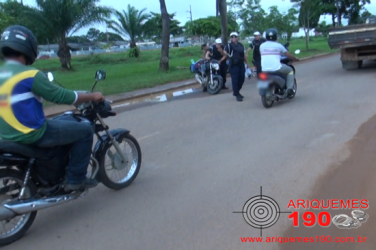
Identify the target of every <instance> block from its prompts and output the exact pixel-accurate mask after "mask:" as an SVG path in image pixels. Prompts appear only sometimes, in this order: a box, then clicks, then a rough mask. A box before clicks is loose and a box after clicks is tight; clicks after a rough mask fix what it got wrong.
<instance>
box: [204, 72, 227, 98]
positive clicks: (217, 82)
mask: <svg viewBox="0 0 376 250" xmlns="http://www.w3.org/2000/svg"><path fill="white" fill-rule="evenodd" d="M222 87H223V79H222V77H221V76H218V75H215V76H213V82H211V79H209V83H208V84H207V90H208V92H209V94H211V95H216V94H218V93H219V92H220V91H221V90H222Z"/></svg>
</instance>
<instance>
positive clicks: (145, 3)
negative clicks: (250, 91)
mask: <svg viewBox="0 0 376 250" xmlns="http://www.w3.org/2000/svg"><path fill="white" fill-rule="evenodd" d="M23 1H24V4H27V5H31V6H35V5H36V4H35V0H23ZM165 1H166V6H167V11H168V12H169V13H170V14H172V13H176V17H175V19H177V20H178V21H179V22H180V23H181V25H184V24H185V23H186V22H187V21H188V20H189V19H190V13H189V11H190V7H191V9H192V18H193V20H195V19H198V18H205V17H207V16H215V14H216V13H215V3H216V0H190V1H184V0H165ZM128 4H131V5H132V6H134V7H135V8H136V9H138V10H141V9H143V8H146V12H157V13H160V5H159V0H140V1H131V0H101V1H100V5H105V6H109V7H112V8H114V9H117V10H120V11H121V10H123V9H126V8H127V6H128ZM273 5H277V6H278V9H279V11H280V12H281V13H283V12H287V10H288V9H289V8H291V7H292V6H293V5H292V3H291V2H290V0H261V6H262V8H263V9H264V10H266V11H267V10H268V8H269V7H270V6H273ZM366 8H367V9H368V11H369V12H371V13H372V14H374V15H376V0H371V4H367V5H366ZM229 10H230V9H229ZM321 21H326V22H327V23H331V17H330V16H326V17H324V16H322V17H321V19H320V22H321ZM89 28H90V27H87V28H83V29H81V30H79V31H78V32H76V33H75V34H74V35H85V34H86V33H87V31H88V30H89ZM96 28H98V29H99V30H101V31H105V30H106V27H105V25H96Z"/></svg>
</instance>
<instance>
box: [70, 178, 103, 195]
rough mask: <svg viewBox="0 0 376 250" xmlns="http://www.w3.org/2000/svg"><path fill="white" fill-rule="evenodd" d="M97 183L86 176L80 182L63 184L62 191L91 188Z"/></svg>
mask: <svg viewBox="0 0 376 250" xmlns="http://www.w3.org/2000/svg"><path fill="white" fill-rule="evenodd" d="M97 185H98V181H97V180H95V179H89V178H86V179H85V180H84V181H83V182H81V183H74V184H71V183H67V184H65V187H64V191H65V192H71V191H78V190H80V189H81V188H83V189H86V188H93V187H95V186H97Z"/></svg>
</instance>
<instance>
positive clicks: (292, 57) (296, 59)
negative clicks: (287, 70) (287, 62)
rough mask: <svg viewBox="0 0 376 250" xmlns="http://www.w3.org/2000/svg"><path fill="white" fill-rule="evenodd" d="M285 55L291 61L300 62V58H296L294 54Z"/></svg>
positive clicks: (287, 53)
mask: <svg viewBox="0 0 376 250" xmlns="http://www.w3.org/2000/svg"><path fill="white" fill-rule="evenodd" d="M285 55H286V56H287V57H288V58H290V59H291V60H295V61H299V59H298V58H296V57H295V56H294V55H293V54H291V53H290V52H288V51H286V53H285Z"/></svg>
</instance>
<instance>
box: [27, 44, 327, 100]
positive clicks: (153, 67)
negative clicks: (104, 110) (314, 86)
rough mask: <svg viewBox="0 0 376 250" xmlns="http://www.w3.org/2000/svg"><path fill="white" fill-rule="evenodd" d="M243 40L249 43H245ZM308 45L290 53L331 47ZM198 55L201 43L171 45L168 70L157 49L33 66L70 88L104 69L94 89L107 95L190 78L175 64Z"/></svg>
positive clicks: (83, 86)
mask: <svg viewBox="0 0 376 250" xmlns="http://www.w3.org/2000/svg"><path fill="white" fill-rule="evenodd" d="M281 43H283V41H281ZM243 44H244V45H245V46H246V47H248V43H243ZM309 48H310V50H309V51H305V39H304V38H303V39H294V40H291V41H290V51H291V52H292V53H293V52H294V51H295V50H296V49H300V50H301V53H300V54H299V55H298V57H299V58H303V57H307V56H311V55H314V54H320V53H325V52H330V51H333V50H331V49H330V48H329V46H328V42H327V40H326V39H324V38H313V39H312V41H310V44H309ZM201 56H202V51H201V50H200V47H187V48H171V49H170V71H169V72H167V73H164V72H159V71H158V68H159V58H160V50H152V51H151V50H147V51H142V52H141V56H140V57H139V58H138V59H136V58H129V57H128V54H127V53H116V54H115V53H114V54H99V55H90V56H76V57H72V66H73V67H74V70H72V71H64V70H62V69H61V68H60V62H59V60H58V59H48V60H38V61H37V62H36V63H35V64H34V66H35V67H37V68H38V69H40V70H43V71H51V72H53V73H54V75H55V79H56V80H57V81H58V82H59V83H61V84H62V85H63V86H64V87H66V88H68V89H72V90H90V89H91V87H92V85H93V84H94V75H95V71H96V70H98V69H104V70H106V71H107V78H106V80H105V81H103V82H99V83H98V84H97V87H96V90H98V91H101V92H103V93H104V94H105V95H109V94H116V93H123V92H129V91H133V90H136V89H140V88H146V87H153V86H156V85H159V84H164V83H169V82H174V81H179V80H185V79H190V78H193V77H194V75H193V74H192V73H190V72H189V69H177V67H179V66H180V67H189V66H190V60H191V58H193V59H194V60H195V61H197V60H198V59H199V58H200V57H201ZM250 56H251V55H250Z"/></svg>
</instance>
